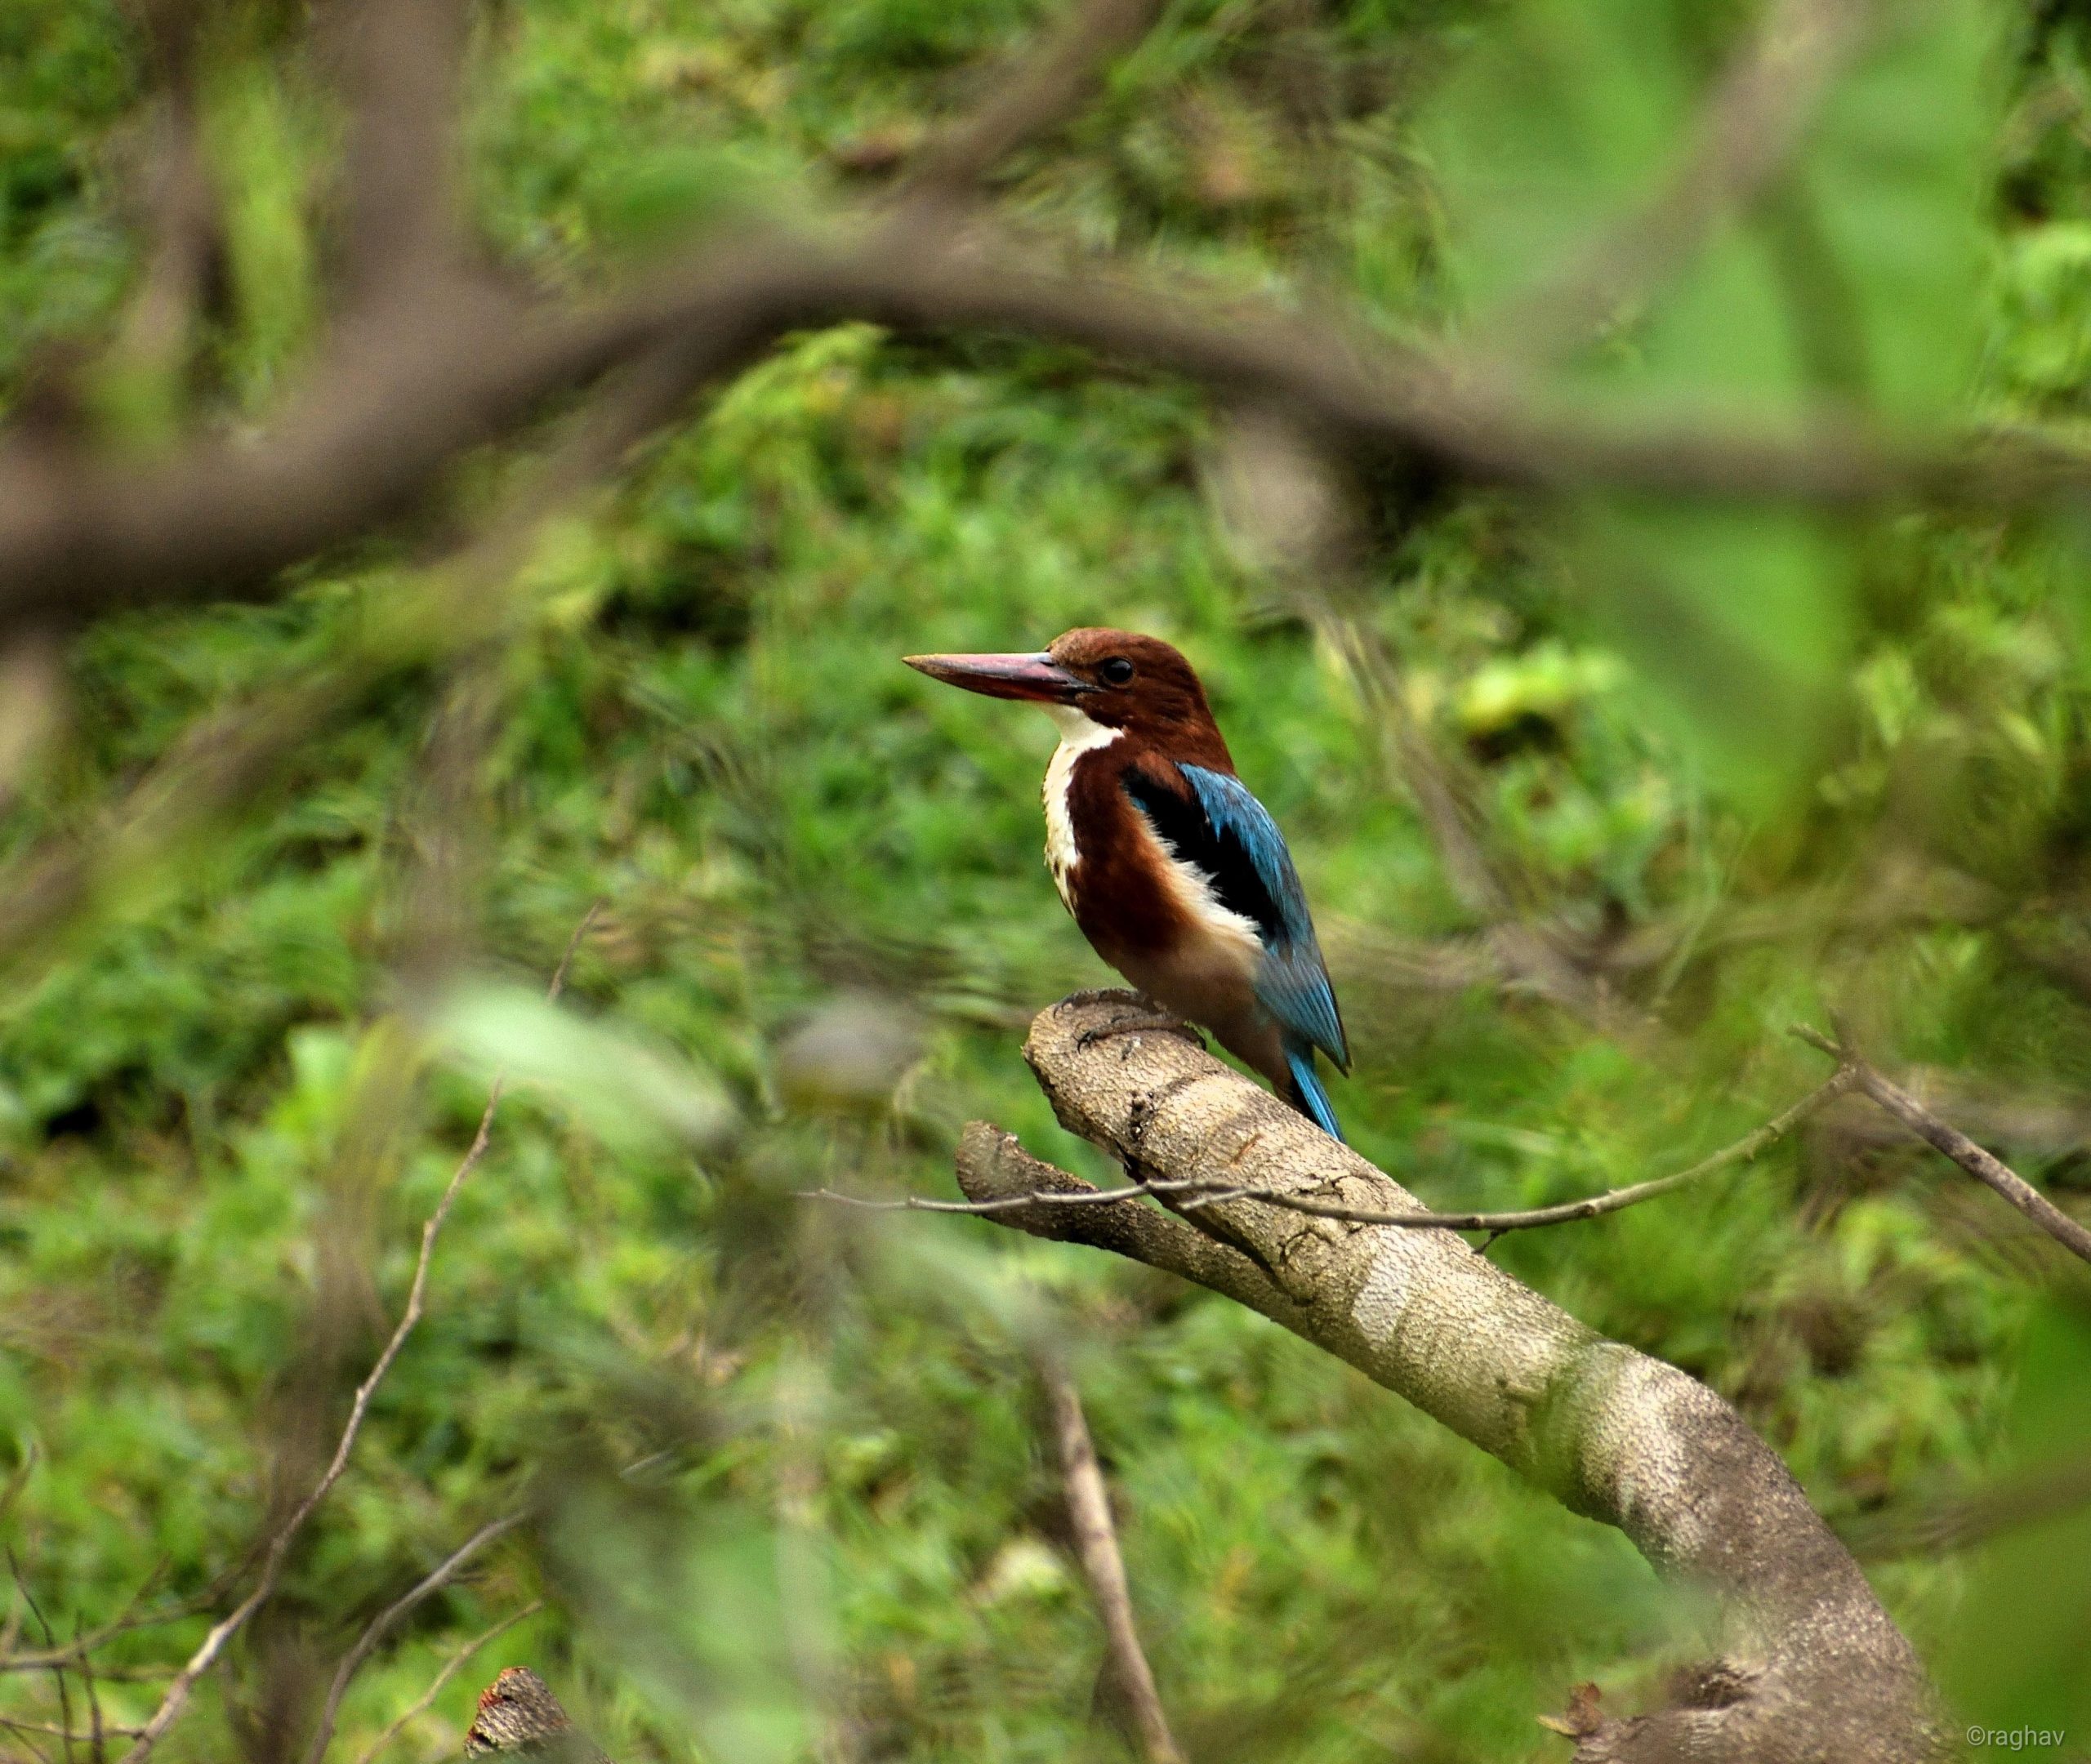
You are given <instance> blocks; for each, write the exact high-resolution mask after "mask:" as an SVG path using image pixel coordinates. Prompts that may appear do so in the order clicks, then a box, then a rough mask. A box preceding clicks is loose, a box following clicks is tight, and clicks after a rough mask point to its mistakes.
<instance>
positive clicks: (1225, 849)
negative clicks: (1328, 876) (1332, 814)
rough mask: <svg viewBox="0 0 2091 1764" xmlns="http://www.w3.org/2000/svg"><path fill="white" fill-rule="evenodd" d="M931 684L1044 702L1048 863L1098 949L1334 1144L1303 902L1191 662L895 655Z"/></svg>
mask: <svg viewBox="0 0 2091 1764" xmlns="http://www.w3.org/2000/svg"><path fill="white" fill-rule="evenodd" d="M907 665H908V666H910V667H912V668H916V669H919V670H921V672H923V673H925V674H926V675H929V676H930V678H931V679H939V680H943V681H945V682H947V684H951V685H953V686H962V687H964V688H965V689H966V690H967V691H968V692H976V693H986V694H987V695H988V697H991V698H1016V699H1022V700H1024V701H1026V702H1030V703H1033V704H1037V705H1039V706H1041V707H1043V709H1044V710H1045V713H1046V715H1049V716H1050V717H1051V718H1052V719H1053V720H1054V723H1055V724H1058V725H1059V730H1060V745H1059V747H1058V748H1057V749H1056V750H1054V755H1053V758H1052V762H1051V764H1049V765H1048V766H1047V767H1046V768H1045V864H1046V867H1047V868H1048V869H1050V871H1052V872H1053V881H1054V884H1055V885H1056V886H1057V887H1058V888H1059V891H1060V898H1061V900H1062V901H1063V902H1064V903H1065V904H1066V906H1067V909H1068V911H1069V912H1071V913H1072V914H1073V915H1074V918H1075V923H1076V924H1078V925H1080V926H1081V929H1082V934H1083V935H1084V936H1086V938H1088V939H1089V941H1090V944H1091V945H1092V946H1093V947H1095V951H1096V953H1097V954H1098V955H1099V956H1102V957H1103V959H1104V960H1106V961H1107V962H1108V963H1110V964H1111V965H1112V967H1113V968H1115V969H1117V970H1118V972H1119V973H1121V974H1123V975H1124V976H1125V977H1126V978H1127V979H1128V980H1130V981H1131V982H1132V983H1133V984H1134V986H1135V987H1138V988H1139V990H1140V991H1143V992H1144V993H1146V994H1147V995H1148V996H1149V997H1151V998H1153V999H1154V1000H1157V1002H1158V1003H1160V1004H1161V1005H1165V1006H1166V1007H1167V1008H1168V1009H1170V1010H1172V1011H1175V1012H1176V1013H1179V1015H1181V1016H1184V1017H1186V1018H1189V1019H1190V1020H1191V1021H1192V1022H1196V1023H1202V1024H1203V1025H1204V1026H1205V1027H1206V1028H1208V1029H1210V1031H1212V1032H1213V1034H1214V1035H1215V1036H1217V1037H1218V1038H1219V1044H1220V1045H1221V1046H1222V1047H1224V1048H1225V1049H1227V1050H1228V1052H1229V1053H1230V1054H1233V1055H1234V1056H1235V1057H1236V1058H1237V1059H1239V1060H1241V1061H1242V1062H1244V1063H1245V1064H1246V1065H1248V1066H1251V1067H1254V1068H1255V1070H1256V1071H1259V1072H1260V1073H1262V1074H1263V1076H1264V1077H1265V1078H1267V1079H1268V1080H1270V1083H1271V1086H1272V1088H1273V1089H1275V1090H1276V1091H1277V1093H1278V1094H1279V1095H1280V1096H1282V1097H1283V1098H1285V1099H1286V1101H1287V1102H1288V1103H1291V1105H1292V1106H1293V1107H1295V1108H1296V1109H1298V1110H1299V1111H1300V1113H1301V1114H1303V1115H1304V1116H1308V1118H1309V1119H1310V1120H1313V1121H1314V1122H1315V1123H1316V1124H1317V1125H1318V1126H1319V1127H1320V1128H1321V1129H1322V1131H1323V1132H1325V1133H1326V1134H1330V1135H1331V1137H1333V1138H1339V1139H1340V1138H1342V1137H1343V1135H1342V1133H1341V1132H1340V1130H1339V1129H1338V1128H1337V1126H1336V1117H1335V1110H1334V1109H1333V1108H1331V1107H1330V1106H1329V1096H1328V1093H1327V1091H1326V1090H1325V1089H1322V1080H1321V1077H1320V1076H1319V1074H1318V1073H1317V1071H1315V1069H1314V1052H1315V1049H1317V1048H1318V1049H1320V1050H1321V1051H1322V1053H1324V1054H1327V1055H1328V1057H1329V1058H1331V1060H1333V1061H1334V1062H1335V1064H1336V1067H1337V1069H1338V1070H1339V1071H1349V1069H1350V1050H1349V1045H1348V1044H1347V1043H1346V1042H1345V1041H1344V1032H1343V1018H1342V1017H1341V1016H1340V1014H1339V1013H1338V1012H1337V1009H1336V996H1335V989H1334V988H1333V987H1331V986H1330V984H1329V972H1328V969H1327V968H1326V966H1325V965H1324V964H1323V963H1322V950H1321V946H1320V945H1319V944H1318V943H1317V942H1316V941H1315V938H1314V922H1313V919H1312V918H1311V917H1309V914H1308V911H1307V895H1306V892H1305V890H1304V889H1302V888H1301V887H1300V876H1299V873H1298V872H1297V871H1295V869H1294V868H1293V866H1292V854H1291V853H1290V852H1289V851H1287V850H1286V844H1285V835H1283V834H1282V833H1280V832H1279V831H1278V830H1277V822H1275V821H1273V819H1272V818H1271V815H1270V811H1269V810H1268V809H1265V808H1264V805H1263V804H1261V803H1260V802H1258V801H1257V800H1256V799H1255V797H1254V796H1252V795H1250V793H1249V789H1248V786H1246V785H1245V784H1243V783H1242V781H1241V779H1240V778H1238V777H1236V776H1235V773H1234V760H1233V756H1232V755H1230V754H1229V753H1228V751H1227V742H1226V741H1225V739H1224V737H1222V736H1221V734H1220V733H1219V724H1216V723H1215V722H1214V721H1213V716H1212V711H1211V708H1210V706H1208V705H1207V704H1206V694H1205V688H1203V687H1202V686H1201V685H1200V684H1198V676H1197V674H1195V673H1194V672H1193V670H1192V668H1191V664H1190V663H1189V662H1186V661H1185V660H1184V657H1182V656H1181V655H1180V654H1179V653H1177V651H1175V649H1173V648H1170V646H1169V645H1168V644H1166V643H1163V642H1162V641H1161V639H1159V638H1156V637H1143V636H1141V635H1139V634H1137V633H1136V632H1133V631H1122V630H1099V629H1083V630H1071V631H1068V633H1067V634H1066V635H1063V636H1061V637H1059V638H1057V639H1054V643H1053V645H1052V647H1051V648H1049V649H1045V650H1043V651H1041V652H1039V653H1037V654H1033V655H922V656H909V657H907Z"/></svg>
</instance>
